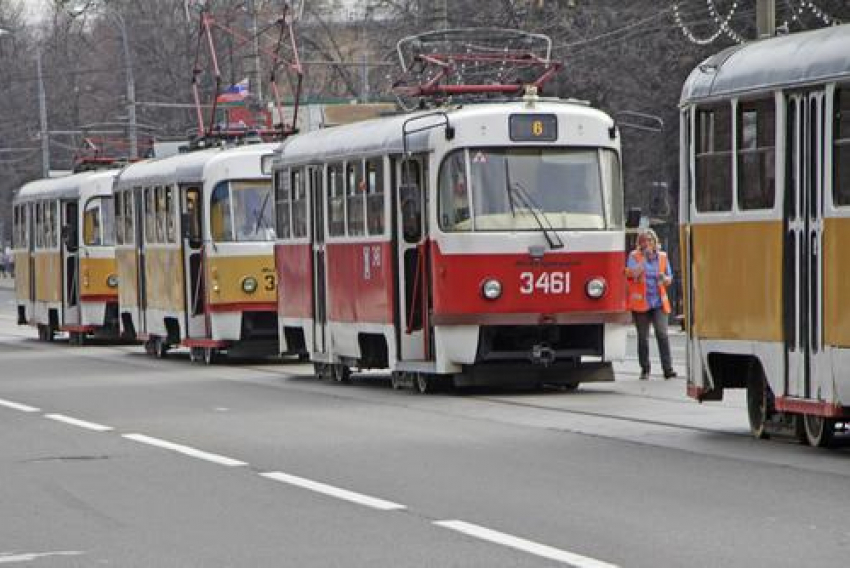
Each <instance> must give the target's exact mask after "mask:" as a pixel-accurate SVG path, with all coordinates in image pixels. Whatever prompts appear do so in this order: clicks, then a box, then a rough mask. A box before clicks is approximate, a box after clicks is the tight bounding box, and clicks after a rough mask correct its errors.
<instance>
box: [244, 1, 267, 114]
mask: <svg viewBox="0 0 850 568" xmlns="http://www.w3.org/2000/svg"><path fill="white" fill-rule="evenodd" d="M246 1H247V5H246V8H247V10H248V17H249V18H250V19H251V37H252V38H253V39H252V41H251V43H252V45H251V59H252V63H253V66H252V67H253V69H251V70H250V71H249V82H250V85H251V91H253V92H254V93H255V94H256V96H257V100H258V101H259V102H260V103H261V104H262V101H263V85H262V81H261V79H262V73H263V72H262V69H261V67H260V37H259V34H258V31H257V30H258V26H257V5H256V2H255V0H246Z"/></svg>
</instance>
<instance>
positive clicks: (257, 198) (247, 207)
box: [229, 180, 275, 242]
mask: <svg viewBox="0 0 850 568" xmlns="http://www.w3.org/2000/svg"><path fill="white" fill-rule="evenodd" d="M229 185H230V194H231V197H232V205H231V209H232V211H233V233H234V240H236V241H240V242H248V241H251V242H254V241H273V240H274V239H275V230H274V203H273V197H272V183H271V180H251V181H234V182H230V184H229Z"/></svg>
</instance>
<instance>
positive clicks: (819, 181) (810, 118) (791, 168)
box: [783, 91, 829, 398]
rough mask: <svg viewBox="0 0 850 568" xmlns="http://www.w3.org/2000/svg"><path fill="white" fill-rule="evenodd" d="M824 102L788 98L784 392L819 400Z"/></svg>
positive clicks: (805, 96)
mask: <svg viewBox="0 0 850 568" xmlns="http://www.w3.org/2000/svg"><path fill="white" fill-rule="evenodd" d="M825 103H826V97H825V94H824V92H823V91H816V92H809V93H800V94H793V95H790V96H789V97H787V99H786V106H787V138H788V142H787V144H786V150H785V152H786V172H787V174H786V178H787V179H786V181H785V188H786V195H785V203H784V208H785V226H786V233H785V243H784V247H783V249H784V252H783V260H784V263H785V266H784V270H783V273H784V282H783V288H784V294H783V297H784V306H783V319H784V325H785V352H786V366H785V373H786V374H785V390H786V393H787V395H788V396H793V397H800V398H815V397H817V396H818V390H819V389H818V384H819V381H818V380H817V377H819V376H824V374H825V373H827V371H828V364H829V361H828V360H827V358H826V357H825V355H824V350H823V317H822V314H823V308H822V306H823V297H822V290H823V285H822V283H823V263H822V260H821V252H822V250H823V227H824V225H823V211H824V179H825V171H824V153H825V147H824V139H825V125H826V121H825V117H826V110H825Z"/></svg>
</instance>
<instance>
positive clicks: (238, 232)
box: [114, 144, 278, 363]
mask: <svg viewBox="0 0 850 568" xmlns="http://www.w3.org/2000/svg"><path fill="white" fill-rule="evenodd" d="M274 148H275V145H274V144H255V145H248V146H243V147H237V148H230V149H223V148H213V149H206V150H199V151H196V152H191V153H186V154H179V155H177V156H172V157H169V158H164V159H161V160H148V161H145V162H140V163H137V164H133V165H131V166H128V167H127V168H125V169H124V170H123V171H122V172H121V175H120V176H118V177H117V178H116V180H115V187H114V191H115V207H116V251H117V252H116V256H117V260H118V274H119V277H120V279H121V289H120V303H119V312H120V319H121V326H122V329H123V330H124V332H125V334H126V335H128V336H131V337H135V338H138V339H141V340H143V341H144V342H145V348H146V351H147V352H148V353H149V354H152V355H156V356H158V357H163V356H165V355H166V353H167V352H168V350H169V349H171V348H174V347H177V346H184V347H188V348H189V352H190V356H191V359H192V360H193V361H204V362H206V363H212V362H213V361H214V360H215V359H216V357H218V356H219V355H221V354H225V353H226V354H231V355H233V354H237V355H250V356H253V355H263V354H275V353H277V345H278V339H277V276H276V273H275V270H274V250H273V247H274V216H273V211H274V201H273V197H272V186H271V179H270V176H269V175H268V174H264V173H263V172H262V168H261V162H262V160H263V157H264V156H269V155H271V154H272V152H273V150H274Z"/></svg>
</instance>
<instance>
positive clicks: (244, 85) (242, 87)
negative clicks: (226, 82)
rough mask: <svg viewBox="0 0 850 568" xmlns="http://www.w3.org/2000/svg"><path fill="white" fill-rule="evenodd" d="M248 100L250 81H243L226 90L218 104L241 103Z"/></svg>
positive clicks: (219, 98) (219, 97) (217, 100)
mask: <svg viewBox="0 0 850 568" xmlns="http://www.w3.org/2000/svg"><path fill="white" fill-rule="evenodd" d="M246 98H248V79H247V78H245V79H242V80H241V81H239V82H238V83H236V84H234V85H231V86H230V87H228V88H227V89H225V90H224V91H223V92H222V93H221V94H220V95H219V96H218V97H217V98H216V100H215V101H216V102H217V103H219V104H221V103H224V104H227V103H240V102H242V101H244V100H245V99H246Z"/></svg>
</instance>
